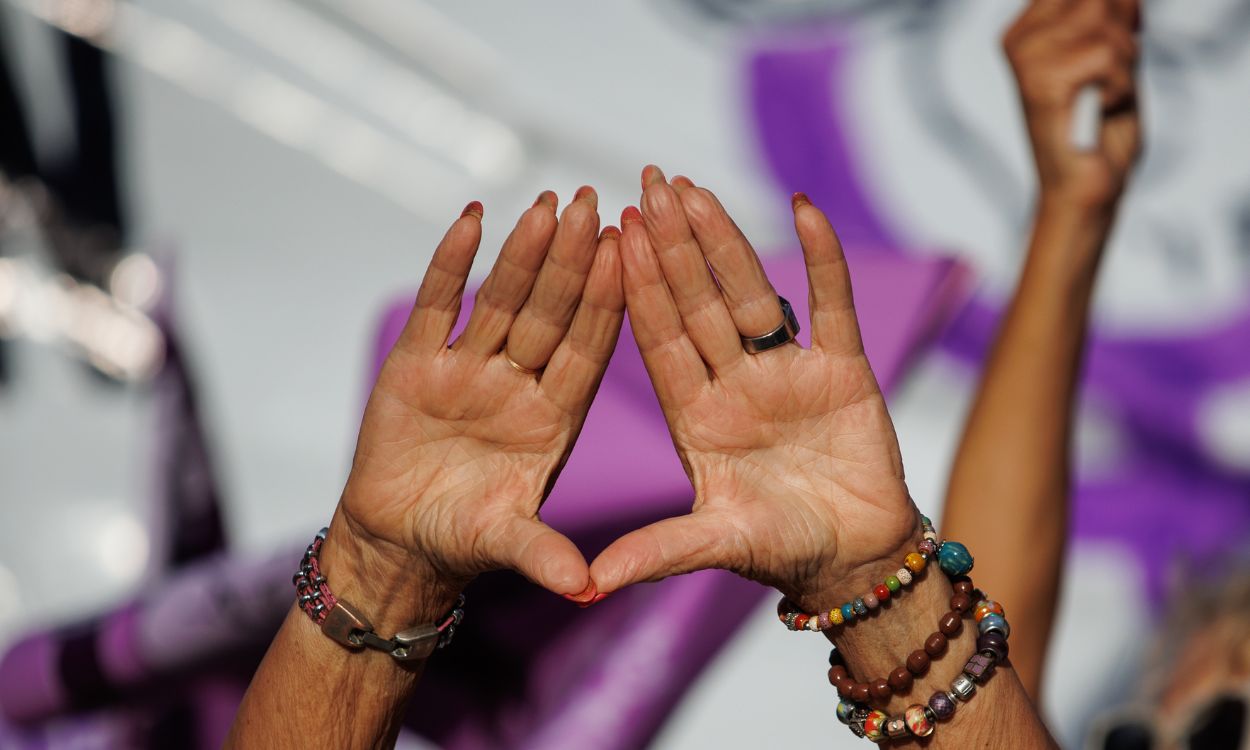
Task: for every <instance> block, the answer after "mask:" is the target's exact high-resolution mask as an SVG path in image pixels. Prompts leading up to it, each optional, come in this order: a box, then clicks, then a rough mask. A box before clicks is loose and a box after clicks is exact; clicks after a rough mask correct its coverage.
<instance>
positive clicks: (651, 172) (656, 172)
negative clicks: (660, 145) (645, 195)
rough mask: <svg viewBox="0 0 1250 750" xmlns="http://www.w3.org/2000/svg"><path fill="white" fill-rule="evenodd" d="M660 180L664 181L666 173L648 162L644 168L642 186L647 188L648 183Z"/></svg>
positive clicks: (651, 183)
mask: <svg viewBox="0 0 1250 750" xmlns="http://www.w3.org/2000/svg"><path fill="white" fill-rule="evenodd" d="M658 182H664V173H663V172H662V171H660V168H659V167H657V166H656V165H654V164H648V165H647V166H645V167H643V168H642V187H643V189H644V190H645V189H646V187H647V186H648V185H654V184H656V183H658Z"/></svg>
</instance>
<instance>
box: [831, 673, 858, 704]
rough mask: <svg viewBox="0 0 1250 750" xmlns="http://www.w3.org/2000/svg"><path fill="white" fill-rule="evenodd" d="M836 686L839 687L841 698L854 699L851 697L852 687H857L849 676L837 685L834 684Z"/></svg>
mask: <svg viewBox="0 0 1250 750" xmlns="http://www.w3.org/2000/svg"><path fill="white" fill-rule="evenodd" d="M834 687H835V688H837V689H838V697H839V698H841V699H842V700H844V701H853V700H854V699H853V698H852V697H851V688H853V687H855V684H854V683H853V682H851V680H850V679H849V678H848V679H845V680H842V681H841V682H839V683H838V684H837V685H834Z"/></svg>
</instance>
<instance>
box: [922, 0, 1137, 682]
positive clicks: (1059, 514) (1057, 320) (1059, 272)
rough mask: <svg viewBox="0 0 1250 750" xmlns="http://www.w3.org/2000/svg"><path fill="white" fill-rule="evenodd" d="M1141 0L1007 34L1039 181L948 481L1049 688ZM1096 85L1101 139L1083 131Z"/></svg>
mask: <svg viewBox="0 0 1250 750" xmlns="http://www.w3.org/2000/svg"><path fill="white" fill-rule="evenodd" d="M1137 23H1138V8H1137V3H1136V2H1135V0H1082V2H1065V1H1064V0H1036V1H1035V2H1033V3H1032V4H1031V5H1030V6H1029V7H1028V8H1027V9H1026V10H1025V12H1024V13H1023V15H1021V16H1020V18H1019V19H1018V20H1017V21H1016V22H1015V23H1014V24H1013V25H1012V26H1011V28H1010V30H1009V31H1008V32H1007V34H1006V36H1005V38H1004V47H1005V48H1006V51H1007V56H1008V58H1009V59H1010V61H1011V64H1012V67H1013V69H1014V70H1015V75H1016V79H1017V81H1018V83H1019V87H1020V95H1021V99H1022V102H1023V105H1024V113H1025V117H1026V120H1027V123H1028V130H1029V137H1030V140H1031V142H1032V146H1033V154H1034V157H1035V160H1036V166H1037V172H1038V176H1039V178H1040V188H1041V190H1040V193H1039V198H1038V202H1037V207H1036V211H1035V216H1034V223H1033V228H1032V234H1031V236H1030V239H1029V247H1028V253H1027V255H1026V258H1025V263H1024V268H1023V271H1022V273H1021V276H1020V280H1019V284H1018V286H1017V288H1016V291H1015V295H1014V297H1013V298H1012V300H1011V304H1010V306H1009V307H1008V310H1007V314H1006V317H1005V318H1004V319H1003V322H1002V328H1001V329H1000V330H999V333H998V337H997V339H996V341H995V343H994V346H993V349H992V350H991V352H990V356H989V361H988V363H987V365H986V368H985V371H984V374H983V376H982V380H981V385H980V388H979V389H978V391H977V394H976V398H975V401H974V403H973V407H972V412H971V414H970V415H969V417H968V423H967V426H966V427H965V430H964V435H963V440H962V441H961V443H960V446H959V451H958V454H957V455H956V459H955V465H954V468H953V470H952V473H951V478H950V486H949V488H948V490H947V497H946V509H945V517H944V519H943V522H942V524H941V528H942V530H943V532H944V533H945V534H946V535H947V536H949V537H951V538H956V539H976V540H977V562H978V566H977V567H978V569H980V570H983V572H982V573H981V574H980V576H979V578H978V583H983V584H984V585H985V587H986V588H987V590H989V591H993V592H994V596H995V597H996V598H997V599H998V600H999V601H1001V602H1002V603H1003V605H1004V606H1005V607H1006V608H1007V609H1008V610H1009V611H1010V613H1011V614H1012V617H1013V619H1014V620H1017V621H1019V622H1027V623H1029V627H1028V629H1027V630H1024V629H1022V630H1021V631H1020V632H1019V633H1018V635H1017V636H1016V637H1015V638H1014V639H1013V642H1012V651H1011V653H1012V657H1011V658H1012V662H1013V663H1014V664H1015V667H1016V671H1017V673H1018V674H1019V675H1020V679H1021V681H1022V682H1023V683H1024V685H1025V687H1026V688H1027V689H1028V690H1029V693H1030V694H1031V695H1033V696H1034V697H1036V696H1037V695H1038V690H1039V686H1040V683H1041V676H1042V663H1043V661H1044V658H1045V654H1046V646H1047V643H1048V641H1049V637H1050V630H1051V626H1052V623H1053V620H1054V613H1055V604H1056V600H1057V597H1058V591H1059V584H1060V578H1061V572H1062V567H1063V557H1064V548H1065V540H1066V538H1067V519H1068V493H1069V473H1070V468H1069V453H1070V448H1071V440H1072V421H1073V410H1074V402H1075V399H1076V389H1077V380H1078V375H1079V373H1080V369H1081V353H1082V350H1083V348H1084V343H1085V333H1086V327H1087V322H1088V318H1089V309H1090V298H1091V296H1092V294H1093V290H1094V281H1095V277H1096V272H1097V270H1098V265H1099V259H1100V258H1101V256H1102V252H1103V248H1104V246H1105V245H1106V242H1107V237H1108V234H1109V232H1110V231H1111V227H1112V224H1113V221H1114V219H1115V214H1116V207H1117V206H1118V204H1119V199H1120V195H1121V193H1122V192H1123V189H1124V185H1125V181H1126V179H1127V177H1128V175H1129V172H1130V170H1131V168H1132V166H1133V163H1134V161H1135V160H1136V157H1137V154H1138V151H1139V149H1140V124H1139V116H1138V111H1137V99H1136V86H1135V82H1134V69H1135V66H1136V61H1137V42H1136V38H1135V32H1136V30H1137ZM1090 85H1097V86H1098V87H1099V89H1100V91H1101V96H1102V105H1103V109H1102V126H1101V130H1100V133H1099V136H1100V137H1099V142H1098V145H1097V147H1096V148H1095V149H1094V150H1091V151H1080V150H1078V149H1077V148H1076V147H1075V146H1074V145H1073V144H1072V138H1071V133H1072V121H1073V107H1074V102H1075V100H1076V98H1077V94H1078V92H1079V91H1080V90H1081V89H1082V88H1083V87H1086V86H1090Z"/></svg>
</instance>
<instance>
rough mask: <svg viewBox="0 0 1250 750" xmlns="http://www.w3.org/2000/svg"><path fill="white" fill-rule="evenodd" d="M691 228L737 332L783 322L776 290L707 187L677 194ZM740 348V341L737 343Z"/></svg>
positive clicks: (759, 332) (757, 332)
mask: <svg viewBox="0 0 1250 750" xmlns="http://www.w3.org/2000/svg"><path fill="white" fill-rule="evenodd" d="M681 203H682V207H683V208H684V209H685V213H686V218H687V220H688V221H689V222H690V227H691V229H693V230H694V235H695V237H696V238H697V239H698V241H699V246H700V247H702V248H703V251H704V255H705V256H706V257H707V260H708V263H710V264H711V265H712V270H713V271H715V272H716V280H717V281H718V282H719V283H720V288H721V293H722V294H723V296H724V298H725V302H726V304H727V305H728V307H729V313H730V315H732V316H733V321H734V326H735V330H736V331H737V334H738V335H739V336H762V335H764V334H765V333H768V332H769V331H773V330H776V328H777V327H778V326H780V325H781V324H782V322H783V319H782V313H781V305H780V303H778V301H777V291H776V290H775V289H773V285H772V283H771V282H769V280H768V276H767V275H766V274H765V273H764V266H763V264H761V263H760V259H759V256H758V255H756V254H755V250H754V249H752V247H751V243H750V242H748V241H747V238H746V237H745V236H743V234H742V230H740V229H738V225H737V224H735V223H734V221H733V219H732V218H730V216H729V214H728V213H727V212H726V211H725V208H724V206H722V205H721V203H720V201H719V200H717V198H716V196H715V195H713V194H712V192H711V191H710V190H705V189H704V188H693V189H690V190H685V191H683V192H682V194H681ZM738 348H739V350H741V348H742V347H741V342H739V343H738Z"/></svg>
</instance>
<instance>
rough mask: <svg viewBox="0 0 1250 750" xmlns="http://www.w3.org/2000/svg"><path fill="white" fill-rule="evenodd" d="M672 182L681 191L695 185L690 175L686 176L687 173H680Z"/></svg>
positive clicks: (675, 188)
mask: <svg viewBox="0 0 1250 750" xmlns="http://www.w3.org/2000/svg"><path fill="white" fill-rule="evenodd" d="M672 184H673V189H674V190H676V191H677V192H679V193H680V192H681V191H683V190H685V189H686V188H692V187H694V182H693V181H691V179H690V178H689V177H686V176H685V175H680V174H679V175H677V176H676V177H674V178H673V180H672Z"/></svg>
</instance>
